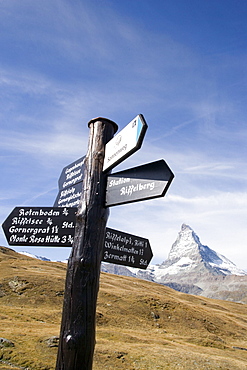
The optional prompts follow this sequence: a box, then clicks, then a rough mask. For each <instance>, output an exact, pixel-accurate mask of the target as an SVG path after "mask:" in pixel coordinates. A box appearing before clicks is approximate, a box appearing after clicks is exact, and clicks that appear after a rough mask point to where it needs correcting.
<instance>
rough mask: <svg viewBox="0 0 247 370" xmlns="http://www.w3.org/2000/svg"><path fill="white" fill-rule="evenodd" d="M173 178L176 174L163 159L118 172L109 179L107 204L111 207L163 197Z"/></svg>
mask: <svg viewBox="0 0 247 370" xmlns="http://www.w3.org/2000/svg"><path fill="white" fill-rule="evenodd" d="M173 178H174V174H173V173H172V171H171V170H170V168H169V167H168V165H167V164H166V162H165V161H164V160H163V159H161V160H159V161H156V162H152V163H148V164H144V165H143V166H138V167H134V168H131V169H128V170H125V171H121V172H116V173H114V174H111V175H109V176H108V178H107V188H106V202H105V204H106V206H108V207H110V206H115V205H119V204H126V203H132V202H137V201H139V200H146V199H152V198H158V197H163V196H164V195H165V193H166V192H167V190H168V188H169V186H170V184H171V182H172V179H173Z"/></svg>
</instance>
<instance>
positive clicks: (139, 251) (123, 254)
mask: <svg viewBox="0 0 247 370" xmlns="http://www.w3.org/2000/svg"><path fill="white" fill-rule="evenodd" d="M152 257H153V253H152V250H151V247H150V244H149V240H148V239H145V238H141V237H140V236H136V235H131V234H127V233H124V232H122V231H118V230H113V229H110V228H108V227H107V228H106V235H105V244H104V250H103V257H102V262H109V263H114V264H117V265H124V266H130V267H137V268H139V269H144V270H145V269H146V268H147V267H148V264H149V262H150V261H151V259H152Z"/></svg>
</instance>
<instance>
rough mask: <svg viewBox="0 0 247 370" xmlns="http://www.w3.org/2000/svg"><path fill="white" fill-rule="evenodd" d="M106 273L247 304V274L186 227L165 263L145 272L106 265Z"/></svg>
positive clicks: (180, 233)
mask: <svg viewBox="0 0 247 370" xmlns="http://www.w3.org/2000/svg"><path fill="white" fill-rule="evenodd" d="M102 270H103V271H105V272H110V273H115V274H119V275H127V276H136V277H138V278H142V279H145V280H150V281H154V282H157V283H160V284H163V285H167V286H169V287H171V288H173V289H175V290H177V291H181V292H184V293H189V294H196V295H202V296H205V297H209V298H217V299H226V300H230V301H235V302H242V303H247V289H246V288H247V272H245V271H244V270H241V269H239V268H238V267H237V266H236V265H235V264H234V263H233V262H231V261H230V260H229V259H228V258H226V257H225V256H223V255H221V254H219V253H217V252H215V251H214V250H212V249H211V248H209V247H208V246H205V245H203V244H202V243H201V242H200V239H199V237H198V236H197V235H196V233H195V232H194V231H193V229H192V228H191V227H190V226H188V225H186V224H183V225H182V227H181V231H180V232H179V234H178V237H177V239H176V241H175V242H174V243H173V245H172V247H171V250H170V253H169V255H168V258H167V260H166V261H165V262H163V263H162V264H160V265H150V266H149V267H148V268H147V270H145V271H143V270H136V269H133V268H124V267H121V268H120V266H116V265H115V266H110V265H109V264H102Z"/></svg>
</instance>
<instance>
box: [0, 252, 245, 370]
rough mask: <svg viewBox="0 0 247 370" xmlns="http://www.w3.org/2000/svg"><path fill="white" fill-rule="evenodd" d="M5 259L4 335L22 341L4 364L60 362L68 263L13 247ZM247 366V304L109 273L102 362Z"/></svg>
mask: <svg viewBox="0 0 247 370" xmlns="http://www.w3.org/2000/svg"><path fill="white" fill-rule="evenodd" d="M0 266H1V267H0V297H1V298H0V319H1V329H0V337H4V338H7V339H9V340H11V341H12V342H13V343H14V344H15V346H14V347H6V348H2V349H1V350H0V358H1V361H0V369H1V370H4V369H5V370H10V369H12V370H17V369H21V368H22V369H27V368H28V369H30V370H50V369H54V367H55V362H56V354H57V347H48V345H47V339H48V338H50V337H52V336H58V335H59V327H60V320H61V313H62V301H63V296H62V293H63V288H64V278H65V273H66V266H65V265H64V264H62V263H51V262H43V261H39V260H35V259H32V258H29V257H26V256H22V255H19V254H16V253H15V252H14V251H11V250H9V249H5V248H0ZM7 363H9V364H7ZM10 364H12V366H10ZM13 365H15V367H13ZM245 368H247V307H246V305H244V304H239V303H232V302H227V301H220V300H219V301H218V300H212V299H207V298H203V297H196V296H192V295H186V294H183V293H179V292H176V291H173V290H172V289H169V288H167V287H164V286H160V285H158V284H155V283H150V282H146V281H143V280H138V279H133V278H128V277H121V276H116V275H110V274H102V275H101V286H100V291H99V298H98V308H97V343H96V349H95V357H94V370H99V369H101V370H102V369H111V370H113V369H128V370H136V369H143V370H144V369H145V370H148V369H169V370H170V369H176V370H177V369H186V370H191V369H208V370H209V369H212V370H214V369H229V370H234V369H241V370H242V369H245Z"/></svg>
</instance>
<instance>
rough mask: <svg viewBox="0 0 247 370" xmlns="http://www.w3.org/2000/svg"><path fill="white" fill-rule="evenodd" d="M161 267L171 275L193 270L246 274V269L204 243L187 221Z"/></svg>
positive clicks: (223, 273)
mask: <svg viewBox="0 0 247 370" xmlns="http://www.w3.org/2000/svg"><path fill="white" fill-rule="evenodd" d="M161 267H162V269H163V273H164V272H165V273H166V274H169V275H174V274H181V273H182V274H184V273H186V274H188V273H191V272H192V271H197V272H198V271H200V273H206V272H207V273H208V272H210V273H211V274H213V275H231V274H234V275H246V273H245V271H242V270H240V269H238V268H237V267H236V265H235V264H234V263H233V262H231V261H230V260H228V259H227V258H226V257H224V256H222V255H221V254H219V253H217V252H215V251H214V250H212V249H210V248H209V247H208V246H206V245H202V243H201V242H200V239H199V237H198V236H197V235H196V233H195V232H194V230H193V229H192V228H191V227H190V226H189V225H187V224H185V223H183V224H182V227H181V230H180V232H179V233H178V237H177V239H176V241H175V242H174V243H173V245H172V247H171V250H170V253H169V255H168V258H167V260H166V261H165V262H163V263H162V265H161ZM164 270H166V271H164ZM203 271H204V272H203Z"/></svg>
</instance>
